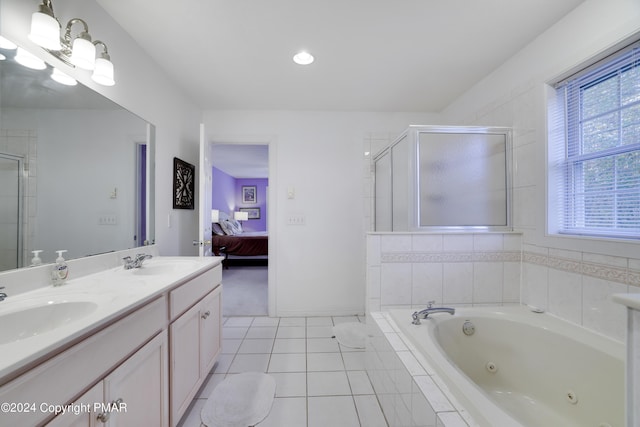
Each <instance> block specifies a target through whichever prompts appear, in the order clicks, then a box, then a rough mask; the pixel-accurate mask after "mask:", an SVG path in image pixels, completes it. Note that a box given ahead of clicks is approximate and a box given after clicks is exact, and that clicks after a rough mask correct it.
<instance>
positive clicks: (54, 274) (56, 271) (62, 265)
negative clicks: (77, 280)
mask: <svg viewBox="0 0 640 427" xmlns="http://www.w3.org/2000/svg"><path fill="white" fill-rule="evenodd" d="M56 252H57V253H58V258H56V263H55V264H54V265H53V270H52V271H51V284H52V285H53V286H60V285H64V282H65V281H66V280H67V276H68V275H69V267H68V266H67V262H66V261H65V260H64V258H63V257H62V254H63V253H65V252H67V251H66V250H59V251H56Z"/></svg>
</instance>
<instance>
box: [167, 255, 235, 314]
mask: <svg viewBox="0 0 640 427" xmlns="http://www.w3.org/2000/svg"><path fill="white" fill-rule="evenodd" d="M220 282H222V266H221V265H216V266H215V267H214V268H212V269H211V270H207V271H205V272H204V273H202V274H201V275H199V276H197V277H195V278H193V279H191V280H190V281H189V282H187V283H185V284H184V285H182V286H180V287H179V288H177V289H174V290H173V291H171V292H170V293H169V318H170V320H174V319H176V318H177V317H178V316H179V315H180V314H182V313H184V312H185V311H186V310H187V309H188V308H189V307H191V306H192V305H193V304H194V303H196V302H197V301H199V300H200V299H202V297H203V296H205V295H206V294H208V293H209V292H211V290H213V289H214V288H215V287H216V286H218V285H220Z"/></svg>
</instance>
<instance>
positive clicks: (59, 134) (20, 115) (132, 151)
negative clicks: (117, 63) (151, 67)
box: [0, 48, 155, 270]
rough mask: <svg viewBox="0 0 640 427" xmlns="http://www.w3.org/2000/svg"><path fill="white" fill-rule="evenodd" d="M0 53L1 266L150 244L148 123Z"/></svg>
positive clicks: (9, 51) (150, 136)
mask: <svg viewBox="0 0 640 427" xmlns="http://www.w3.org/2000/svg"><path fill="white" fill-rule="evenodd" d="M0 54H1V55H2V56H4V57H5V59H3V60H0V270H9V269H15V268H20V267H27V266H29V265H30V264H31V259H32V257H33V254H32V251H35V250H41V251H42V252H41V253H40V258H41V259H42V261H43V262H44V263H49V262H53V261H54V260H55V257H56V254H55V251H56V250H67V253H66V254H65V258H67V259H73V258H79V257H84V256H89V255H95V254H99V253H105V252H110V251H116V250H121V249H127V248H132V247H136V246H142V245H145V244H148V243H153V242H154V239H155V236H154V212H153V208H154V194H153V184H154V151H155V150H154V143H153V140H154V128H153V126H151V125H150V124H149V123H147V122H145V121H144V120H142V119H140V118H139V117H137V116H136V115H134V114H132V113H130V112H129V111H127V110H125V109H123V108H122V107H120V106H118V105H116V104H115V103H113V102H112V101H110V100H109V99H107V98H105V97H104V96H102V95H100V94H98V93H96V92H94V91H93V90H91V89H89V88H87V87H85V86H83V85H82V84H80V83H78V84H77V85H75V86H66V85H63V84H60V83H58V82H56V81H54V80H52V79H51V73H52V67H51V66H48V65H47V68H46V69H44V70H33V69H30V68H26V67H24V66H22V65H20V64H18V63H17V62H16V61H15V60H14V58H15V55H16V51H15V50H14V49H3V48H0Z"/></svg>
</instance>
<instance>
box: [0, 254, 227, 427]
mask: <svg viewBox="0 0 640 427" xmlns="http://www.w3.org/2000/svg"><path fill="white" fill-rule="evenodd" d="M162 262H166V263H167V264H166V265H169V266H170V267H166V266H165V264H158V265H160V266H159V267H158V266H154V267H149V270H147V271H145V272H143V271H142V270H140V271H133V272H131V274H130V275H129V276H131V277H133V278H134V279H132V281H131V283H132V285H131V286H140V288H137V289H136V288H135V287H134V288H126V291H128V292H130V294H127V292H123V290H124V289H125V288H116V287H115V286H114V288H115V289H114V290H112V288H110V287H109V284H110V283H112V280H114V278H115V279H118V280H121V278H122V277H129V276H125V274H128V273H124V274H123V273H121V272H120V271H117V272H116V273H115V274H117V275H118V276H112V275H113V274H114V273H113V272H112V271H108V272H106V273H105V276H100V277H97V278H93V279H92V280H94V281H93V282H92V283H91V284H92V285H93V286H95V287H94V288H92V289H95V290H96V291H95V292H96V294H97V295H100V292H103V293H108V292H114V295H113V297H112V298H113V299H112V300H109V301H116V302H117V301H124V302H123V303H122V304H125V303H126V304H127V305H124V306H123V307H124V308H122V309H120V310H121V311H109V306H108V305H106V304H110V303H105V306H104V307H105V308H104V309H105V312H106V313H110V314H108V315H105V317H104V318H102V320H98V321H97V322H98V323H94V324H93V325H94V326H93V327H91V326H85V329H79V330H78V332H77V335H76V336H72V335H69V336H67V337H66V340H65V339H62V340H60V341H58V342H57V344H56V346H55V347H51V348H48V349H47V350H46V352H45V351H44V350H43V351H42V354H40V355H38V356H37V357H39V358H35V356H34V359H33V360H32V361H31V362H24V365H21V366H20V368H19V369H20V370H18V369H16V370H14V371H13V372H11V371H9V374H5V376H4V377H2V378H1V379H2V380H3V382H1V383H0V384H1V385H0V403H2V402H9V403H10V404H12V405H13V406H11V407H6V406H3V411H1V412H0V426H5V425H6V426H12V427H21V426H24V427H32V426H36V425H38V426H41V425H47V426H51V427H62V426H64V427H69V426H72V427H101V426H107V427H129V426H131V427H134V426H135V427H139V426H154V427H167V426H169V425H172V426H174V425H176V424H177V423H178V422H179V420H180V418H181V417H182V415H183V414H184V412H185V410H186V409H187V408H188V406H189V404H190V403H191V400H192V398H193V397H194V396H195V394H196V392H197V391H198V389H199V387H200V386H201V385H202V383H203V382H204V380H205V379H206V377H207V374H208V372H209V370H210V369H211V368H212V367H213V364H214V363H215V360H216V357H217V356H218V354H219V353H220V349H221V339H222V336H221V331H222V329H221V328H222V321H221V320H222V307H221V294H222V285H221V281H222V268H221V265H220V264H219V261H218V260H213V259H210V260H202V261H200V259H195V260H183V259H177V260H175V261H173V260H172V259H168V260H163V261H162ZM171 262H176V264H177V265H184V264H186V263H193V265H194V268H198V266H200V267H199V270H197V271H198V273H195V271H194V270H189V271H187V269H185V273H184V275H177V274H174V276H169V277H170V278H169V279H165V284H159V285H158V287H157V288H155V289H154V287H153V286H148V287H146V288H145V287H144V286H145V283H144V281H143V280H142V279H138V277H137V276H136V275H140V277H147V276H149V277H153V276H154V275H159V277H160V273H156V271H160V272H162V271H168V272H169V273H167V274H171V272H173V271H174V268H173V267H172V266H171V264H170V263H171ZM181 262H182V263H183V264H180V263H181ZM216 262H218V263H217V264H214V263H216ZM204 266H206V267H204ZM203 267H204V268H203ZM152 268H154V269H152ZM163 269H164V270H163ZM192 271H193V272H192ZM149 272H151V273H149ZM143 273H144V274H143ZM194 273H195V274H194ZM145 274H146V276H145ZM162 275H164V273H162ZM103 277H106V280H103ZM103 283H104V284H105V286H104V288H101V287H100V286H101V284H103ZM125 283H126V284H127V285H128V283H127V282H125ZM61 289H62V290H64V291H67V292H71V291H70V289H73V288H71V285H69V287H67V288H61ZM83 289H84V290H85V291H84V292H86V289H87V288H83ZM131 289H133V290H131ZM56 290H57V289H56ZM131 294H133V295H136V297H132V296H130V295H131ZM130 298H136V299H131V300H129V299H130ZM105 299H106V297H105ZM130 301H131V302H130ZM98 309H100V307H99V308H98ZM114 310H115V309H114ZM94 322H96V321H95V320H94ZM25 342H26V341H25ZM33 342H36V341H33ZM36 354H37V353H36ZM1 358H2V353H1V352H0V361H1V360H2V359H1ZM25 360H26V359H25ZM5 409H15V410H13V411H11V410H9V411H7V410H5ZM62 410H64V411H66V413H63V412H62ZM56 414H58V415H56ZM47 423H48V424H47Z"/></svg>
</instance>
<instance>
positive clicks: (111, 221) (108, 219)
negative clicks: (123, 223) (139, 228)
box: [98, 214, 118, 225]
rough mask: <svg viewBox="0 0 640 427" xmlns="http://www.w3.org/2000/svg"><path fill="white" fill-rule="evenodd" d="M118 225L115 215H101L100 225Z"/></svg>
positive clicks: (99, 218)
mask: <svg viewBox="0 0 640 427" xmlns="http://www.w3.org/2000/svg"><path fill="white" fill-rule="evenodd" d="M117 223H118V221H117V218H116V215H115V214H107V215H100V216H99V217H98V225H116V224H117Z"/></svg>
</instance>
